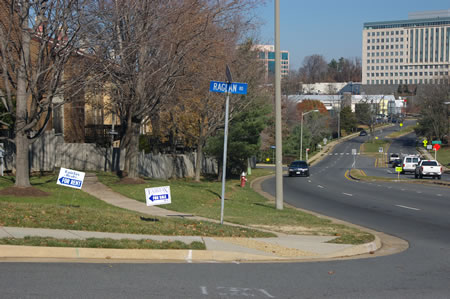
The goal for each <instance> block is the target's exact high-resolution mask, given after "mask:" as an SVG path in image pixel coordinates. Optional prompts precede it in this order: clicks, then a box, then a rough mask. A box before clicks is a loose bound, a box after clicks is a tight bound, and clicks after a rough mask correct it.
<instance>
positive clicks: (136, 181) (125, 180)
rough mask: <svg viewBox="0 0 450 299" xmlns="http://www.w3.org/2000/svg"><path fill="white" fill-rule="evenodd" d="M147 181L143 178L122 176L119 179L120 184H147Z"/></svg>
mask: <svg viewBox="0 0 450 299" xmlns="http://www.w3.org/2000/svg"><path fill="white" fill-rule="evenodd" d="M146 183H147V182H146V181H145V180H143V179H140V178H137V179H132V178H122V179H120V181H119V184H126V185H139V184H146Z"/></svg>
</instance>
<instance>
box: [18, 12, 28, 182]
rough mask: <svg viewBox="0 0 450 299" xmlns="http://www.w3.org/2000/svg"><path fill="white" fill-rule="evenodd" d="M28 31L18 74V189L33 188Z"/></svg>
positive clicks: (24, 33) (23, 40) (24, 39)
mask: <svg viewBox="0 0 450 299" xmlns="http://www.w3.org/2000/svg"><path fill="white" fill-rule="evenodd" d="M25 8H27V7H25ZM25 8H24V9H25ZM27 9H28V8H27ZM27 30H28V28H25V29H24V30H23V33H22V47H23V53H22V55H21V57H20V65H19V69H18V73H17V94H16V124H15V137H14V140H15V144H16V183H15V186H16V187H30V186H31V184H30V170H29V157H28V147H29V141H28V138H27V132H26V131H25V127H26V126H27V114H28V113H27V108H28V107H27V102H28V98H29V91H28V90H27V67H26V65H27V63H28V62H29V57H30V35H29V33H28V32H27Z"/></svg>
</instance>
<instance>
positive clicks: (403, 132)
mask: <svg viewBox="0 0 450 299" xmlns="http://www.w3.org/2000/svg"><path fill="white" fill-rule="evenodd" d="M415 127H416V126H407V127H404V128H402V129H401V130H400V131H395V132H392V133H391V134H389V135H388V136H386V137H387V138H398V137H400V136H403V135H406V134H409V133H411V132H414V128H415Z"/></svg>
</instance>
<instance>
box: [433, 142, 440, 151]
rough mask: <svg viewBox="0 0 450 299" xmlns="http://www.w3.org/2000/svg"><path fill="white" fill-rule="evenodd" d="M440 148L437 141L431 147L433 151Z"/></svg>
mask: <svg viewBox="0 0 450 299" xmlns="http://www.w3.org/2000/svg"><path fill="white" fill-rule="evenodd" d="M440 148H441V146H440V145H439V144H437V143H436V144H435V145H433V149H434V150H435V151H438V150H439V149H440Z"/></svg>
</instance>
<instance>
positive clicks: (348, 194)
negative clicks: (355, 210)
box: [342, 192, 353, 196]
mask: <svg viewBox="0 0 450 299" xmlns="http://www.w3.org/2000/svg"><path fill="white" fill-rule="evenodd" d="M342 194H344V195H347V196H353V194H350V193H344V192H342Z"/></svg>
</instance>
